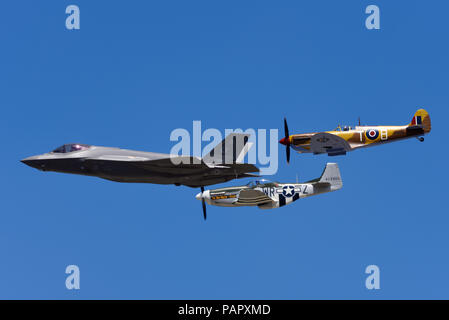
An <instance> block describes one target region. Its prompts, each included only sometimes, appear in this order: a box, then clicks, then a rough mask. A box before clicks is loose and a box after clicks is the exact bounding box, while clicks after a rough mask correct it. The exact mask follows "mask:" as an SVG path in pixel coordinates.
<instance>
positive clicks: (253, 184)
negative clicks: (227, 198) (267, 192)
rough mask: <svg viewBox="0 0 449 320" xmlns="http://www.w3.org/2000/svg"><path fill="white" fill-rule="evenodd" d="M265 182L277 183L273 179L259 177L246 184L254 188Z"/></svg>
mask: <svg viewBox="0 0 449 320" xmlns="http://www.w3.org/2000/svg"><path fill="white" fill-rule="evenodd" d="M263 184H276V183H275V182H273V181H270V180H267V179H259V180H253V181H250V182H248V183H247V184H246V186H247V187H249V188H254V187H257V186H259V185H263Z"/></svg>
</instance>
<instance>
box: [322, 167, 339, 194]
mask: <svg viewBox="0 0 449 320" xmlns="http://www.w3.org/2000/svg"><path fill="white" fill-rule="evenodd" d="M318 182H327V183H329V184H330V186H331V191H334V190H338V189H341V187H343V181H342V180H341V175H340V169H339V168H338V164H336V163H327V164H326V168H324V171H323V173H322V174H321V177H320V178H319V180H318Z"/></svg>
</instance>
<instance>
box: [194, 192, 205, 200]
mask: <svg viewBox="0 0 449 320" xmlns="http://www.w3.org/2000/svg"><path fill="white" fill-rule="evenodd" d="M195 198H196V200H201V199H203V193H202V192H200V193H198V194H197V195H196V196H195Z"/></svg>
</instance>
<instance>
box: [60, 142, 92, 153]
mask: <svg viewBox="0 0 449 320" xmlns="http://www.w3.org/2000/svg"><path fill="white" fill-rule="evenodd" d="M89 148H90V146H89V145H87V144H81V143H68V144H65V145H63V146H60V147H59V148H56V149H55V150H53V151H52V152H53V153H69V152H74V151H82V150H87V149H89Z"/></svg>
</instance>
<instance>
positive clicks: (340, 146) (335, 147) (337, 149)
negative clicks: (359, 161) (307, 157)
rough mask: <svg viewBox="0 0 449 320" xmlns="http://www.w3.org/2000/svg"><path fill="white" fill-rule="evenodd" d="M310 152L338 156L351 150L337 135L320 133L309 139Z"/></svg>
mask: <svg viewBox="0 0 449 320" xmlns="http://www.w3.org/2000/svg"><path fill="white" fill-rule="evenodd" d="M310 150H311V151H312V152H313V153H328V154H330V155H332V154H339V153H344V152H346V151H350V150H351V146H350V145H349V143H348V142H347V141H346V140H345V139H343V138H340V137H339V136H337V135H334V134H331V133H326V132H321V133H317V134H315V135H314V136H312V138H311V139H310Z"/></svg>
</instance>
